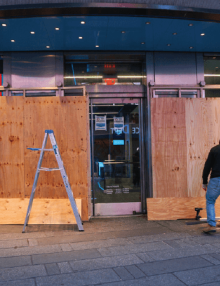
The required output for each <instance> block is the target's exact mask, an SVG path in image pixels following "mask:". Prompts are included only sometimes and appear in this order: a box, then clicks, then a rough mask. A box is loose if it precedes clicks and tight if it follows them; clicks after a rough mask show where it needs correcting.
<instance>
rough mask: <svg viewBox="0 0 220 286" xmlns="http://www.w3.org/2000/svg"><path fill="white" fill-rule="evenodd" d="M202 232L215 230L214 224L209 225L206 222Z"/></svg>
mask: <svg viewBox="0 0 220 286" xmlns="http://www.w3.org/2000/svg"><path fill="white" fill-rule="evenodd" d="M203 232H204V233H212V232H216V228H215V226H211V225H209V224H208V226H207V227H206V228H204V229H203Z"/></svg>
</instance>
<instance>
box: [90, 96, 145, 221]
mask: <svg viewBox="0 0 220 286" xmlns="http://www.w3.org/2000/svg"><path fill="white" fill-rule="evenodd" d="M91 119H92V122H91V123H92V124H91V135H92V136H91V139H92V142H91V143H92V202H93V214H94V215H96V216H98V215H127V214H133V212H134V211H135V212H140V211H141V184H140V177H141V176H140V99H138V98H134V99H118V98H114V99H109V98H108V99H91Z"/></svg>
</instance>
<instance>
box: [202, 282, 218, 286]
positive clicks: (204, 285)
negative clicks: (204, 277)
mask: <svg viewBox="0 0 220 286" xmlns="http://www.w3.org/2000/svg"><path fill="white" fill-rule="evenodd" d="M219 284H220V283H219V282H213V283H208V284H202V286H219Z"/></svg>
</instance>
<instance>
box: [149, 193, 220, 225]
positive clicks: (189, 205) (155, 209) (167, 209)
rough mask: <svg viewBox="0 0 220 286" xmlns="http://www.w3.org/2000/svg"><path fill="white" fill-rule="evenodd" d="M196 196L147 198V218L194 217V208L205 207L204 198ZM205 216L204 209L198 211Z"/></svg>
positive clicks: (219, 202) (219, 213)
mask: <svg viewBox="0 0 220 286" xmlns="http://www.w3.org/2000/svg"><path fill="white" fill-rule="evenodd" d="M204 193H205V192H204V191H203V197H197V198H149V199H147V212H148V220H176V219H185V218H195V217H196V212H195V208H197V207H198V208H205V205H206V203H205V202H206V200H205V195H204ZM200 215H201V216H202V217H206V210H202V211H201V212H200ZM216 216H220V199H219V200H217V201H216Z"/></svg>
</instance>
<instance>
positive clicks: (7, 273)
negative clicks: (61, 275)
mask: <svg viewBox="0 0 220 286" xmlns="http://www.w3.org/2000/svg"><path fill="white" fill-rule="evenodd" d="M46 275H47V273H46V270H45V267H44V266H43V265H33V266H22V267H14V268H4V269H1V270H0V282H3V281H8V280H16V279H19V280H20V279H27V278H33V277H37V276H46Z"/></svg>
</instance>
